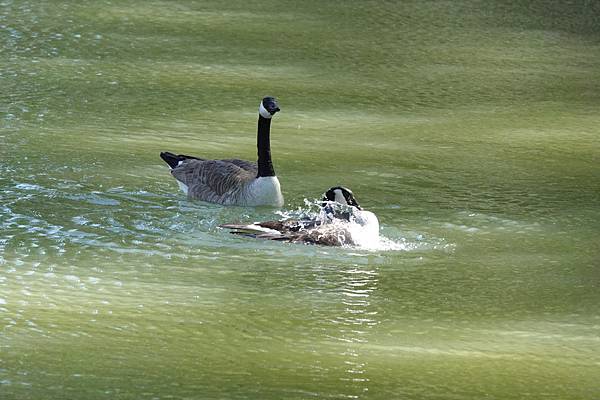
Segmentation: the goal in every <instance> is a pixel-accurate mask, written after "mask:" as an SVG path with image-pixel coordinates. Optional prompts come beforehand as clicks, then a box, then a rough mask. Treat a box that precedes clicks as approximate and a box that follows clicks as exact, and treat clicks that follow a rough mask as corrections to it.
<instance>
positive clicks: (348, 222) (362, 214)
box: [220, 186, 379, 246]
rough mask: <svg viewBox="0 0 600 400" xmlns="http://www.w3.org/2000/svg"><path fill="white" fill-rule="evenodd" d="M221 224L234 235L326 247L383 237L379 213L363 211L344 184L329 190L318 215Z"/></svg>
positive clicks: (357, 243) (354, 244)
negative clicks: (377, 214)
mask: <svg viewBox="0 0 600 400" xmlns="http://www.w3.org/2000/svg"><path fill="white" fill-rule="evenodd" d="M220 227H222V228H227V229H231V230H232V231H231V233H233V234H237V235H244V236H249V237H253V238H258V239H268V240H278V241H284V242H291V243H306V244H319V245H324V246H343V245H347V246H356V245H361V244H362V243H364V242H366V241H372V240H373V239H378V237H379V221H378V220H377V217H376V216H375V214H373V213H372V212H369V211H365V210H363V209H362V208H361V207H360V205H359V204H358V202H357V201H356V199H355V198H354V194H353V193H352V191H351V190H350V189H348V188H345V187H343V186H336V187H332V188H330V189H329V190H327V192H325V194H324V195H323V202H322V203H321V212H320V214H319V215H318V216H315V217H312V218H305V219H285V220H280V221H264V222H255V223H253V224H248V225H242V224H224V225H220Z"/></svg>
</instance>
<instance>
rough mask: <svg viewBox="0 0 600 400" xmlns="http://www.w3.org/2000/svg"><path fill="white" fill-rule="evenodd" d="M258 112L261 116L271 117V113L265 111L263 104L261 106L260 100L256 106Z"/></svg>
mask: <svg viewBox="0 0 600 400" xmlns="http://www.w3.org/2000/svg"><path fill="white" fill-rule="evenodd" d="M258 112H259V113H260V115H261V116H262V117H263V118H267V119H271V117H272V115H271V113H270V112H268V111H267V109H266V108H265V106H263V103H262V101H261V102H260V106H258Z"/></svg>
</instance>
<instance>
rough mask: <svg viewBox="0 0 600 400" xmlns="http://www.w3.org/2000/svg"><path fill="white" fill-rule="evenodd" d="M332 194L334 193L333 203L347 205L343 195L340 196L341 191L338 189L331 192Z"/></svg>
mask: <svg viewBox="0 0 600 400" xmlns="http://www.w3.org/2000/svg"><path fill="white" fill-rule="evenodd" d="M333 193H335V199H334V200H335V201H336V202H337V203H340V204H348V202H347V201H346V198H345V197H344V195H343V194H342V191H341V190H340V189H335V190H334V191H333Z"/></svg>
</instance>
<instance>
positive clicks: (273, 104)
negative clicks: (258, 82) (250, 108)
mask: <svg viewBox="0 0 600 400" xmlns="http://www.w3.org/2000/svg"><path fill="white" fill-rule="evenodd" d="M258 111H259V112H260V115H262V116H263V117H265V118H271V117H272V116H273V115H275V113H276V112H277V111H279V104H277V100H275V97H270V96H267V97H265V98H264V99H262V101H261V103H260V106H259V107H258Z"/></svg>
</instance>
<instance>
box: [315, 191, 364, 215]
mask: <svg viewBox="0 0 600 400" xmlns="http://www.w3.org/2000/svg"><path fill="white" fill-rule="evenodd" d="M323 202H324V203H323V207H325V206H326V205H327V203H326V202H336V203H340V204H345V205H349V206H352V207H355V208H357V209H359V210H362V208H360V206H359V205H358V202H357V201H356V199H355V198H354V193H352V190H350V189H348V188H346V187H343V186H334V187H332V188H329V190H327V191H326V192H325V194H323Z"/></svg>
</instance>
